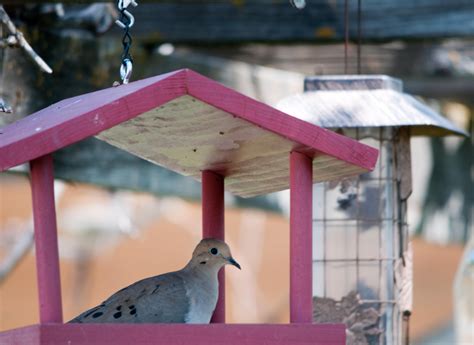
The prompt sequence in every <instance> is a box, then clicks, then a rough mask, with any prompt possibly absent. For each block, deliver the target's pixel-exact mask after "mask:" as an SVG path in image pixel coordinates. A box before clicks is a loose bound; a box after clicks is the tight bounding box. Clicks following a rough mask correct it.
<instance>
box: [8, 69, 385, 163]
mask: <svg viewBox="0 0 474 345" xmlns="http://www.w3.org/2000/svg"><path fill="white" fill-rule="evenodd" d="M186 94H187V95H190V96H193V97H195V98H197V99H199V100H201V101H203V102H205V103H208V104H210V105H212V106H214V107H216V108H219V109H221V110H224V111H226V112H228V113H230V114H233V115H234V116H236V117H239V118H241V119H243V120H246V121H248V122H250V123H252V124H255V125H256V126H259V127H262V128H264V129H266V130H269V131H271V132H274V133H276V134H279V135H281V136H283V137H286V138H288V139H290V140H292V141H294V142H297V143H300V144H302V145H304V146H305V147H307V148H309V149H310V150H311V151H315V152H319V153H321V154H326V155H329V156H333V157H335V158H337V159H340V160H343V161H345V162H348V163H350V164H352V165H356V166H358V167H361V168H363V169H366V170H372V169H373V168H374V166H375V164H376V161H377V156H378V151H377V150H376V149H374V148H372V147H370V146H367V145H364V144H361V143H359V142H357V141H355V140H352V139H350V138H347V137H344V136H341V135H338V134H336V133H334V132H331V131H329V130H326V129H324V128H321V127H318V126H315V125H312V124H310V123H307V122H304V121H302V120H299V119H297V118H295V117H292V116H290V115H287V114H285V113H283V112H281V111H278V110H276V109H274V108H272V107H270V106H268V105H266V104H264V103H261V102H258V101H256V100H253V99H251V98H249V97H247V96H244V95H242V94H240V93H238V92H236V91H234V90H232V89H229V88H227V87H225V86H223V85H221V84H219V83H217V82H215V81H213V80H211V79H208V78H206V77H204V76H202V75H200V74H198V73H196V72H193V71H191V70H187V69H184V70H179V71H175V72H171V73H167V74H163V75H159V76H156V77H152V78H148V79H143V80H139V81H136V82H133V83H130V84H127V85H121V86H118V87H112V88H108V89H104V90H100V91H96V92H92V93H88V94H84V95H81V96H77V97H73V98H69V99H66V100H63V101H60V102H58V103H55V104H53V105H51V106H49V107H47V108H45V109H42V110H40V111H38V112H36V113H34V114H32V115H30V116H28V117H26V118H24V119H21V120H20V121H17V122H15V123H13V124H11V125H9V126H6V127H4V128H3V129H0V133H1V134H0V171H3V170H6V169H8V168H11V167H14V166H16V165H19V164H22V163H26V162H28V161H30V160H32V159H35V158H38V157H40V156H43V155H45V154H48V153H51V152H54V151H56V150H59V149H61V148H63V147H65V146H68V145H71V144H73V143H75V142H78V141H80V140H83V139H85V138H88V137H91V136H94V135H96V134H98V133H100V132H102V131H104V130H106V129H109V128H111V127H113V126H115V125H118V124H120V123H122V122H124V121H127V120H129V119H131V118H134V117H136V116H138V115H140V114H143V113H144V112H147V111H149V110H151V109H154V108H156V107H158V106H160V105H162V104H165V103H167V102H169V101H171V100H173V99H176V98H178V97H181V96H183V95H186ZM145 95H146V97H145ZM142 96H143V97H142ZM132 99H133V102H131V100H132ZM130 103H133V107H129V104H130Z"/></svg>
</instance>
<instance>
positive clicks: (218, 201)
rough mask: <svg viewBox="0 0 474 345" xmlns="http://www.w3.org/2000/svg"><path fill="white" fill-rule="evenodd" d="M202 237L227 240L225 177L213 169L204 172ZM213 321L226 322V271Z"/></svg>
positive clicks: (221, 281)
mask: <svg viewBox="0 0 474 345" xmlns="http://www.w3.org/2000/svg"><path fill="white" fill-rule="evenodd" d="M202 237H203V238H211V237H212V238H217V239H219V240H222V241H224V240H225V231H224V177H223V176H222V175H219V174H217V173H215V172H213V171H209V170H205V171H203V172H202ZM211 322H213V323H224V322H225V271H224V268H223V269H221V270H220V272H219V299H218V300H217V306H216V310H215V311H214V315H213V316H212V319H211Z"/></svg>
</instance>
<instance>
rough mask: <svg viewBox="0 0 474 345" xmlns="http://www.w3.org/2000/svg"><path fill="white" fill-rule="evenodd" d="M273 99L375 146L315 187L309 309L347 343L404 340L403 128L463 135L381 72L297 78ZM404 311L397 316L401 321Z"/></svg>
mask: <svg viewBox="0 0 474 345" xmlns="http://www.w3.org/2000/svg"><path fill="white" fill-rule="evenodd" d="M304 88H305V92H304V93H302V94H298V95H294V96H290V97H288V98H286V99H283V100H282V101H280V102H279V104H278V106H277V107H278V108H279V109H280V110H282V111H284V112H286V113H289V114H292V115H293V116H296V117H299V118H301V119H303V120H305V121H308V122H310V123H313V124H317V125H319V126H322V127H325V128H330V129H333V130H335V131H337V132H339V133H341V134H344V135H346V136H349V137H351V138H354V139H357V140H359V141H361V142H363V143H366V144H368V145H370V146H372V147H375V148H377V149H378V150H379V152H380V156H379V160H378V162H377V165H376V167H375V169H374V170H373V171H371V172H368V173H365V174H362V175H359V176H357V177H354V178H350V179H343V180H340V181H337V182H324V183H319V184H315V185H314V187H313V195H314V200H313V205H314V209H313V319H314V321H315V322H344V323H345V324H346V327H347V344H403V343H404V339H405V336H406V334H405V333H406V331H405V327H404V326H406V322H408V316H409V314H410V312H411V295H412V293H411V286H412V270H411V250H410V244H409V236H408V224H407V201H408V197H409V196H410V194H411V191H412V185H411V157H410V137H411V136H413V135H427V136H440V135H450V134H455V135H465V133H464V132H462V131H461V130H459V129H457V128H456V127H455V126H454V125H453V124H451V123H450V122H449V121H448V120H447V119H445V118H444V117H442V116H441V115H439V114H437V113H435V112H434V111H433V110H432V109H430V108H429V107H427V106H426V105H425V104H423V103H421V102H420V101H418V100H417V99H415V98H414V97H412V96H410V95H408V94H405V93H403V92H402V83H401V81H400V80H398V79H394V78H390V77H387V76H327V77H308V78H306V79H305V85H304ZM404 320H405V322H404Z"/></svg>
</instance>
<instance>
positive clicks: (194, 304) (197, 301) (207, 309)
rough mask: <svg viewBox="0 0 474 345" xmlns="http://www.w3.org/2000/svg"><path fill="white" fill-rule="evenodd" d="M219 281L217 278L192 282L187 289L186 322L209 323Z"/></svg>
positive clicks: (215, 301) (214, 306) (215, 302)
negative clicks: (187, 306)
mask: <svg viewBox="0 0 474 345" xmlns="http://www.w3.org/2000/svg"><path fill="white" fill-rule="evenodd" d="M218 287H219V283H218V281H217V279H211V280H198V279H196V280H195V281H193V282H192V286H191V287H190V288H189V287H188V289H187V292H186V294H187V296H188V299H189V302H190V304H189V311H188V313H187V314H186V316H185V322H186V323H209V322H210V321H211V317H212V314H213V312H214V309H215V308H216V304H217V297H218V293H219V292H218V290H219V288H218Z"/></svg>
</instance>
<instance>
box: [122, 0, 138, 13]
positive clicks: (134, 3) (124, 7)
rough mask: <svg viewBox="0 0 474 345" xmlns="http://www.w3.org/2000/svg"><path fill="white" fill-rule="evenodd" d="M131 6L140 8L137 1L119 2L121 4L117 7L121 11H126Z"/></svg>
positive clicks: (126, 0)
mask: <svg viewBox="0 0 474 345" xmlns="http://www.w3.org/2000/svg"><path fill="white" fill-rule="evenodd" d="M130 5H132V6H133V7H137V6H138V4H137V3H136V2H135V0H119V2H118V4H117V7H118V9H119V10H120V11H121V10H124V9H126V8H127V7H128V6H130Z"/></svg>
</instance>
